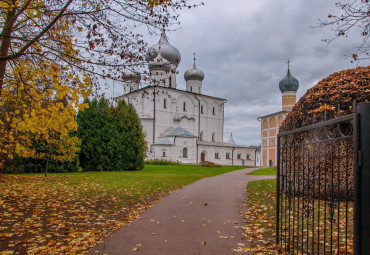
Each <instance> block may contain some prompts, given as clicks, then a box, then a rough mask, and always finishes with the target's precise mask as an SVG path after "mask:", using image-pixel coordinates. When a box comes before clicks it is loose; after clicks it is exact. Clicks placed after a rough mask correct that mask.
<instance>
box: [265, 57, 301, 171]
mask: <svg viewBox="0 0 370 255" xmlns="http://www.w3.org/2000/svg"><path fill="white" fill-rule="evenodd" d="M279 88H280V91H281V95H282V101H281V102H282V105H281V111H278V112H275V113H271V114H268V115H265V116H261V117H258V120H259V121H260V122H261V157H262V160H261V165H262V166H265V167H267V166H269V167H273V166H276V163H277V150H276V148H277V134H278V133H279V127H280V125H281V123H282V122H283V120H284V119H285V117H286V115H287V114H288V113H289V112H290V111H291V110H292V108H293V106H294V105H295V103H296V93H297V90H298V88H299V82H298V80H297V79H296V78H295V77H293V76H292V75H291V74H290V68H289V61H288V73H287V75H286V76H285V77H284V78H283V79H282V80H281V81H280V82H279Z"/></svg>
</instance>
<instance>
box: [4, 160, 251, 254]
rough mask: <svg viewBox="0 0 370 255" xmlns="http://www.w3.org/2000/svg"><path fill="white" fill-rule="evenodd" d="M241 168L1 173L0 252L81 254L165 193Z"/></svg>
mask: <svg viewBox="0 0 370 255" xmlns="http://www.w3.org/2000/svg"><path fill="white" fill-rule="evenodd" d="M243 168H245V167H243V166H224V167H201V166H192V165H164V166H163V165H162V166H159V165H146V166H145V169H144V170H142V171H126V172H124V171H115V172H86V173H59V174H49V175H48V177H46V178H45V177H43V174H21V175H0V186H1V189H0V254H1V255H3V254H77V253H78V254H81V253H82V254H83V253H86V252H87V251H88V250H89V248H90V247H93V246H94V245H95V244H96V243H97V242H98V241H100V240H102V239H103V238H104V237H105V236H107V235H109V234H110V233H112V231H114V230H116V229H117V228H119V227H121V226H123V225H124V224H126V223H127V222H130V221H132V220H134V219H135V218H137V217H138V216H139V215H140V213H141V212H142V211H143V210H145V209H146V208H148V207H149V206H151V205H153V204H154V203H156V202H157V201H159V200H160V199H161V197H162V196H164V195H165V194H167V193H168V192H170V191H173V190H176V189H179V188H181V187H183V186H185V185H187V184H190V183H192V182H194V181H197V180H199V179H201V178H204V177H209V176H215V175H219V174H223V173H226V172H230V171H233V170H237V169H243Z"/></svg>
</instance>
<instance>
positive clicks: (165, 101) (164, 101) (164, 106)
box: [163, 98, 167, 109]
mask: <svg viewBox="0 0 370 255" xmlns="http://www.w3.org/2000/svg"><path fill="white" fill-rule="evenodd" d="M163 108H164V109H166V108H167V99H166V98H165V99H163Z"/></svg>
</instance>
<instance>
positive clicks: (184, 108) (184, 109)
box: [183, 102, 186, 112]
mask: <svg viewBox="0 0 370 255" xmlns="http://www.w3.org/2000/svg"><path fill="white" fill-rule="evenodd" d="M183 111H184V112H186V102H184V105H183Z"/></svg>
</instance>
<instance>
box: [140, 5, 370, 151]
mask: <svg viewBox="0 0 370 255" xmlns="http://www.w3.org/2000/svg"><path fill="white" fill-rule="evenodd" d="M336 1H338V0H310V1H307V0H258V1H256V0H228V1H225V0H208V1H207V0H205V1H204V3H205V4H204V6H201V7H198V8H196V9H190V10H182V11H181V12H180V22H181V25H180V29H178V30H176V31H169V32H167V36H168V38H169V42H170V44H172V45H173V46H175V47H176V48H177V49H178V50H179V51H180V53H181V57H182V60H181V63H180V65H179V67H178V71H179V75H178V76H177V84H178V88H179V89H183V90H185V89H186V87H185V80H184V78H183V74H184V72H185V71H186V70H188V69H190V68H191V67H192V62H193V52H196V55H197V57H196V58H197V67H198V69H200V70H202V71H203V72H204V74H205V79H204V80H203V91H202V92H203V94H207V95H211V96H216V97H221V98H225V99H227V103H226V105H225V126H224V127H225V128H224V140H227V139H228V137H229V135H230V133H231V132H232V133H233V137H234V140H235V142H236V143H237V144H242V145H259V144H260V122H259V121H257V117H259V116H263V115H266V114H270V113H273V112H276V111H279V110H281V92H280V90H279V87H278V84H279V81H280V80H281V79H282V78H284V76H285V75H286V72H287V64H286V62H287V59H290V60H291V61H292V62H291V68H290V69H291V73H292V75H293V76H294V77H296V78H297V79H298V80H299V82H300V87H299V89H298V92H297V100H298V99H299V98H300V97H301V96H302V95H303V94H304V93H305V92H306V91H307V89H308V88H311V87H312V86H314V85H315V84H317V82H319V81H320V80H322V79H323V78H325V77H327V76H328V75H330V74H332V73H334V72H336V71H341V70H344V69H349V68H355V67H356V66H357V63H354V64H352V63H351V62H350V59H349V58H348V57H345V55H350V54H351V53H353V51H354V49H355V47H356V46H358V45H360V44H361V39H360V37H359V36H358V33H359V32H357V31H353V32H352V33H351V34H350V35H352V37H351V38H341V39H339V40H336V41H334V42H332V43H331V44H330V45H326V44H325V43H324V42H322V41H321V40H322V39H325V38H330V37H333V36H334V32H332V31H331V30H330V28H312V27H313V26H317V25H318V18H321V19H325V18H326V17H327V16H328V14H335V13H336V12H337V11H338V10H337V8H336V7H335V2H336ZM158 39H159V37H158V36H153V37H148V38H147V40H148V43H149V46H151V45H153V44H155V43H157V42H158ZM368 64H369V63H368V62H362V63H360V65H368Z"/></svg>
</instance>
